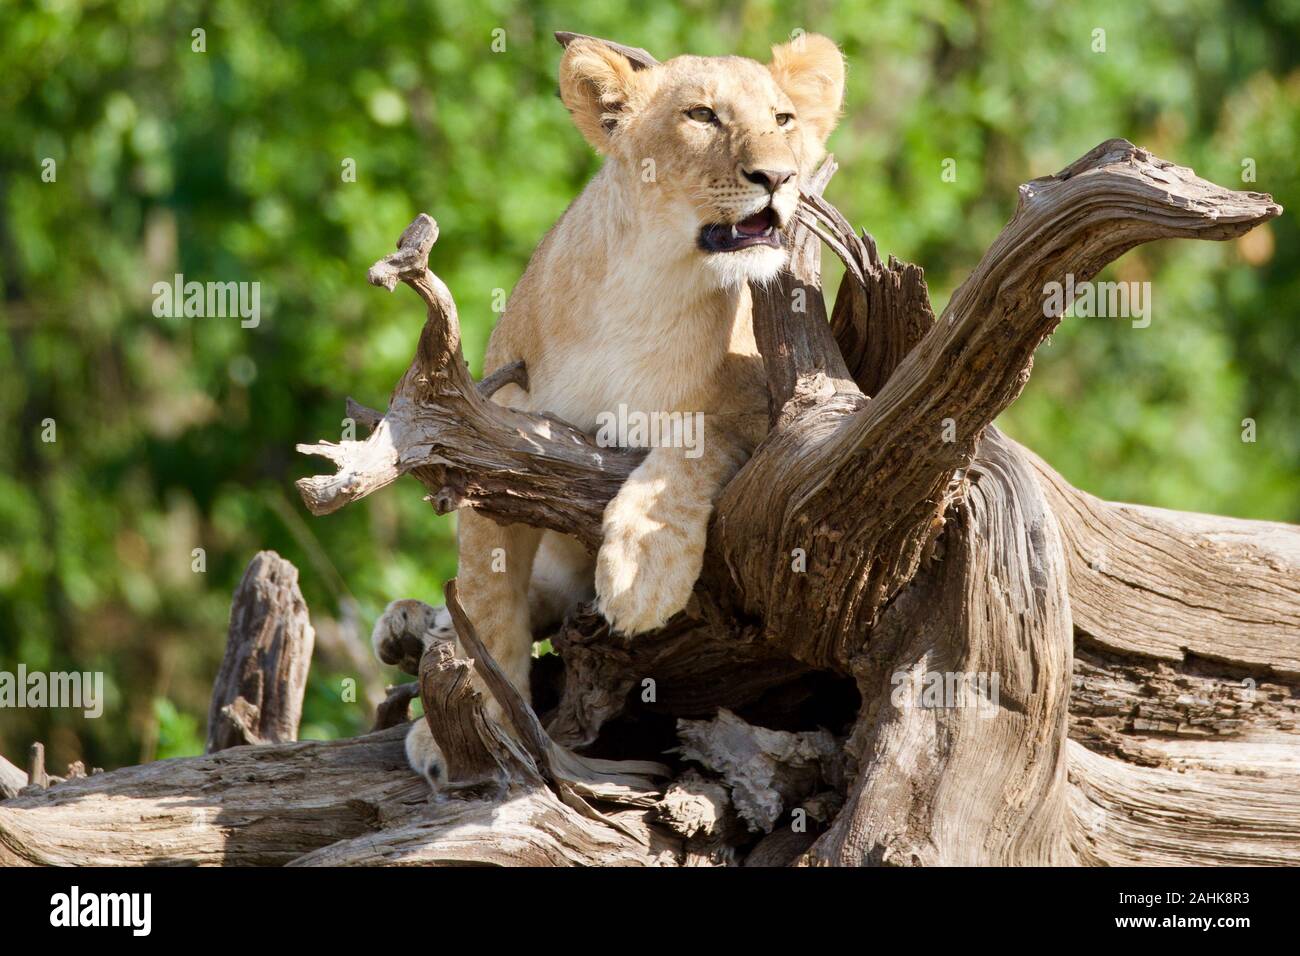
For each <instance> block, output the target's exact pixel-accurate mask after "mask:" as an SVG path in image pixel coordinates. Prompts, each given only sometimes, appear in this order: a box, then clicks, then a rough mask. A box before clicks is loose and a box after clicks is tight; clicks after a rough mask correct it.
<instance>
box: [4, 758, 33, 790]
mask: <svg viewBox="0 0 1300 956" xmlns="http://www.w3.org/2000/svg"><path fill="white" fill-rule="evenodd" d="M25 786H27V772H26V771H25V770H20V769H19V768H17V767H15V766H14V765H13V764H11V763H10V762H9V761H8V760H6V759H5V758H4V757H3V756H0V800H8V799H9V798H10V797H15V796H17V795H18V791H19V790H21V789H22V788H23V787H25Z"/></svg>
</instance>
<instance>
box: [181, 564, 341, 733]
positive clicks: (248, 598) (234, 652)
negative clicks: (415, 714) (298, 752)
mask: <svg viewBox="0 0 1300 956" xmlns="http://www.w3.org/2000/svg"><path fill="white" fill-rule="evenodd" d="M315 643H316V632H315V630H313V629H312V626H311V621H310V620H309V618H308V615H307V603H306V602H305V601H304V600H303V598H302V592H301V591H299V590H298V569H297V568H295V567H294V566H293V565H292V564H290V563H289V562H288V561H286V560H284V559H283V558H282V557H280V556H279V555H278V554H276V553H275V552H274V551H261V552H258V554H257V555H256V556H255V557H254V558H253V560H252V561H250V562H249V565H248V568H247V570H245V571H244V577H243V579H242V580H241V581H240V582H239V587H238V588H237V589H236V590H235V597H234V601H233V603H232V605H231V608H230V634H229V636H228V637H227V638H226V655H225V657H224V658H223V659H222V661H221V670H220V671H219V672H218V674H217V680H216V683H215V685H214V686H213V688H212V703H211V705H210V706H209V708H208V743H207V752H208V753H215V752H216V751H218V750H225V749H226V748H227V747H236V746H239V745H240V744H260V743H283V742H285V741H289V740H297V739H298V722H299V720H301V719H302V698H303V693H304V692H305V691H306V689H307V672H308V669H309V668H310V666H311V653H312V649H313V647H314V645H315Z"/></svg>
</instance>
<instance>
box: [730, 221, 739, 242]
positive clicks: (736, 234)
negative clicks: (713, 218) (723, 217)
mask: <svg viewBox="0 0 1300 956" xmlns="http://www.w3.org/2000/svg"><path fill="white" fill-rule="evenodd" d="M731 238H732V239H739V238H740V233H739V232H737V231H736V225H735V223H732V225H731Z"/></svg>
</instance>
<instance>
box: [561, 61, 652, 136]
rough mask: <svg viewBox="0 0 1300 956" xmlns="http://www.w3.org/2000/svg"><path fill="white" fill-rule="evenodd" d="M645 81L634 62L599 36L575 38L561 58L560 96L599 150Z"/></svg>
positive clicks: (583, 133)
mask: <svg viewBox="0 0 1300 956" xmlns="http://www.w3.org/2000/svg"><path fill="white" fill-rule="evenodd" d="M641 83H642V79H641V77H639V76H638V75H637V73H636V71H635V70H634V69H633V68H632V64H631V63H629V62H628V60H627V58H626V57H625V56H623V54H621V53H619V52H618V51H617V50H613V49H610V48H609V47H607V46H605V44H603V43H601V42H599V41H597V40H588V39H582V40H574V41H573V42H572V43H570V44H569V45H568V47H567V48H566V49H565V51H564V59H562V60H561V61H560V99H561V100H563V101H564V105H565V106H567V107H568V108H569V112H570V113H572V114H573V122H574V125H575V126H577V127H578V129H579V130H580V131H581V132H582V135H583V136H585V137H586V138H587V142H589V143H591V145H592V146H594V147H596V149H597V150H598V151H599V152H602V153H604V152H606V151H608V149H609V141H610V137H611V136H612V135H613V134H614V133H615V132H616V131H617V130H618V127H619V125H620V124H621V123H625V122H626V121H627V119H628V116H629V115H630V113H631V110H632V109H633V108H634V106H635V105H636V104H637V100H638V98H639V97H638V95H637V94H638V93H639V92H640V86H641Z"/></svg>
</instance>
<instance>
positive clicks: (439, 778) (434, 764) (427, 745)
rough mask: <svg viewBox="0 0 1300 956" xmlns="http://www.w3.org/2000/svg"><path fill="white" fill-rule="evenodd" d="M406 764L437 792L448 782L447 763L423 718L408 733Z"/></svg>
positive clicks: (412, 725) (427, 723)
mask: <svg viewBox="0 0 1300 956" xmlns="http://www.w3.org/2000/svg"><path fill="white" fill-rule="evenodd" d="M406 762H407V763H409V764H410V765H411V769H412V770H414V771H415V772H416V773H418V774H419V775H420V776H421V777H423V778H424V779H425V780H427V781H428V783H429V786H430V788H432V789H433V790H434V791H437V790H438V789H439V788H441V787H442V786H443V784H445V783H446V782H447V761H446V760H445V759H444V758H443V756H442V750H441V749H439V747H438V744H437V742H436V741H435V740H434V739H433V733H432V732H431V731H430V730H429V722H428V721H427V720H425V719H424V718H423V717H421V718H420V719H418V720H417V721H416V722H415V723H413V724H411V729H410V730H408V731H407V732H406Z"/></svg>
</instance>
